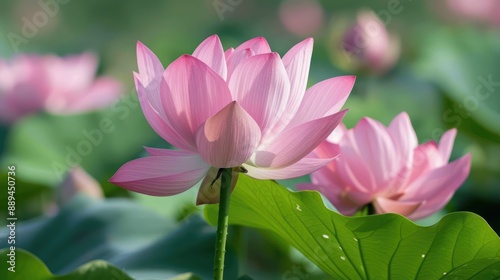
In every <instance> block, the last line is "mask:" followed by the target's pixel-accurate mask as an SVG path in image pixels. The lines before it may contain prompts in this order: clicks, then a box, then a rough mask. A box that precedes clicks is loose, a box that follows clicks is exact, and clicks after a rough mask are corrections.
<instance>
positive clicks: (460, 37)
mask: <svg viewBox="0 0 500 280" xmlns="http://www.w3.org/2000/svg"><path fill="white" fill-rule="evenodd" d="M498 61H500V40H498V32H497V31H496V30H491V31H486V30H483V31H481V32H478V30H475V29H458V30H453V29H447V28H436V29H434V30H432V31H430V32H429V33H428V36H427V40H425V41H423V42H422V53H421V57H420V60H419V61H417V63H416V66H415V69H416V71H417V72H418V73H419V74H420V75H421V76H423V77H424V78H426V79H428V80H429V81H432V82H434V83H435V84H437V85H438V87H439V88H441V89H442V90H443V91H444V92H445V93H446V94H447V95H448V96H449V98H450V99H451V100H452V101H453V104H452V105H450V106H449V107H448V109H447V110H446V111H445V112H444V114H443V120H444V121H445V122H446V123H447V125H448V126H452V127H459V128H460V129H467V130H469V132H470V133H471V134H472V135H474V134H477V133H478V129H481V130H486V131H484V132H482V133H480V134H482V135H481V136H482V137H484V138H489V140H490V141H496V142H499V139H500V137H499V136H500V122H498V120H499V119H500V94H498V92H499V91H500V75H499V73H500V64H499V63H498ZM462 126H463V127H462ZM488 132H489V134H488Z"/></svg>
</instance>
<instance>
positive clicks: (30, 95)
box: [0, 53, 121, 123]
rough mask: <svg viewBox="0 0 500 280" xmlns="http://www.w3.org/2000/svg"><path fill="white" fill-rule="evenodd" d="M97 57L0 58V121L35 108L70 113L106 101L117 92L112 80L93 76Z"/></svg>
mask: <svg viewBox="0 0 500 280" xmlns="http://www.w3.org/2000/svg"><path fill="white" fill-rule="evenodd" d="M96 70H97V59H96V57H95V56H93V55H91V54H88V53H85V54H82V55H77V56H69V57H65V58H61V57H56V56H36V55H20V56H17V57H15V58H13V59H12V60H11V61H10V62H9V61H4V60H0V122H3V123H12V122H14V121H16V120H18V119H19V118H21V117H24V116H26V115H29V114H32V113H35V112H37V111H48V112H51V113H55V114H70V113H79V112H84V111H89V110H93V109H97V108H101V107H104V106H107V105H110V104H111V102H113V101H114V100H115V99H116V98H118V96H119V94H120V92H121V85H120V83H118V82H117V81H116V80H114V79H111V78H107V77H100V78H97V79H96V78H95V72H96Z"/></svg>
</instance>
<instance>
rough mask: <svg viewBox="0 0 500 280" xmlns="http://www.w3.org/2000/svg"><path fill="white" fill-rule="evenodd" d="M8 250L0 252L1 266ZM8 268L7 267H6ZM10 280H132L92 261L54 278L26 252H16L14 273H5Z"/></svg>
mask: <svg viewBox="0 0 500 280" xmlns="http://www.w3.org/2000/svg"><path fill="white" fill-rule="evenodd" d="M8 253H9V250H8V249H3V250H0V254H1V255H0V261H1V262H2V266H5V264H6V263H8V261H9V259H8V256H7V254H8ZM7 267H9V266H7ZM5 269H7V268H5ZM7 273H8V275H9V279H12V280H24V279H30V280H86V279H110V280H132V278H130V277H129V276H128V275H127V274H126V273H124V272H123V271H121V270H120V269H118V268H116V267H115V266H113V265H111V264H110V263H108V262H105V261H100V260H96V261H92V262H89V263H87V264H85V265H82V266H80V267H79V268H77V269H76V270H75V271H73V272H71V273H69V274H66V275H62V276H54V275H53V274H52V273H51V272H50V271H49V269H48V268H47V266H45V264H44V263H43V262H42V261H41V260H40V259H39V258H37V257H36V256H35V255H33V254H31V253H30V252H28V251H25V250H22V249H18V250H16V268H15V272H10V271H9V272H7Z"/></svg>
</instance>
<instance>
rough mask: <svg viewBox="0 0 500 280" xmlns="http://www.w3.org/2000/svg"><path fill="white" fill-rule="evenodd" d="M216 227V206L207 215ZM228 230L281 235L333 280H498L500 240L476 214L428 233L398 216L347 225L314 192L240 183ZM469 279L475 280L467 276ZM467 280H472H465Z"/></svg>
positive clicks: (447, 220)
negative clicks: (458, 278)
mask: <svg viewBox="0 0 500 280" xmlns="http://www.w3.org/2000/svg"><path fill="white" fill-rule="evenodd" d="M205 216H206V218H207V220H208V221H209V222H210V223H216V220H217V206H216V205H209V206H207V207H205ZM229 220H230V223H231V224H239V225H244V226H251V227H257V228H262V229H268V230H272V231H274V232H276V233H277V234H278V235H280V236H281V237H283V238H284V239H285V240H287V241H288V242H290V244H292V245H293V246H295V247H296V248H297V249H298V250H300V251H301V252H302V253H303V254H304V255H305V256H306V257H308V258H309V259H310V260H311V261H312V262H313V263H315V264H316V265H317V266H318V267H320V268H321V269H322V270H323V271H325V272H326V273H328V274H330V275H331V276H332V277H335V278H336V279H378V278H394V279H402V278H406V279H408V278H411V279H439V278H441V277H443V275H445V274H448V273H454V274H455V273H456V272H455V271H463V272H464V273H469V271H465V270H461V268H460V267H464V266H468V265H469V264H470V265H474V268H475V269H476V270H474V271H475V273H478V272H481V270H482V269H484V271H485V275H488V273H490V274H492V273H493V274H495V273H496V274H495V275H496V276H495V277H489V278H488V277H487V278H481V279H497V277H498V276H500V239H499V238H498V236H497V235H496V234H495V232H494V231H493V230H492V229H491V228H490V227H489V226H488V224H487V223H486V222H485V221H484V220H483V219H482V218H481V217H479V216H477V215H475V214H472V213H453V214H449V215H447V216H445V217H444V218H443V219H442V220H441V221H440V222H439V223H437V224H435V225H433V226H431V227H421V226H418V225H416V224H414V223H413V222H411V221H409V220H407V219H406V218H404V217H402V216H399V215H396V214H385V215H374V216H366V217H345V216H342V215H340V214H338V213H335V212H333V211H331V210H329V209H328V208H326V207H325V205H324V204H323V202H322V199H321V196H320V195H319V193H317V192H310V191H308V192H291V191H289V190H288V189H286V188H284V187H283V186H280V185H278V184H276V183H274V182H272V181H260V180H254V179H251V178H249V177H247V176H241V175H240V178H239V181H238V185H237V186H236V188H235V190H234V191H233V193H232V195H231V206H230V214H229ZM465 275H469V276H472V274H465ZM465 279H468V277H466V278H465Z"/></svg>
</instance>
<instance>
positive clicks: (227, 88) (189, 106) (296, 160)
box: [110, 35, 355, 202]
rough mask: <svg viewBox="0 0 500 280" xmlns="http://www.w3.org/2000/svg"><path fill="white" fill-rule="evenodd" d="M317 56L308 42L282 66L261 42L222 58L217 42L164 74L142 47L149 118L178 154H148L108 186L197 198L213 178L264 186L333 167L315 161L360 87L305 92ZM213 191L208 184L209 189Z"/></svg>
mask: <svg viewBox="0 0 500 280" xmlns="http://www.w3.org/2000/svg"><path fill="white" fill-rule="evenodd" d="M312 47H313V40H312V39H306V40H304V41H302V42H300V43H299V44H297V45H295V46H294V47H293V48H292V49H291V50H290V51H288V53H287V54H285V56H284V57H283V58H280V56H279V55H278V54H277V53H275V52H271V50H270V48H269V45H268V43H267V42H266V40H265V39H264V38H262V37H259V38H254V39H251V40H249V41H246V42H245V43H243V44H241V45H240V46H238V47H237V48H236V49H233V48H230V49H228V50H227V51H225V52H224V50H223V48H222V45H221V42H220V40H219V38H218V37H217V36H216V35H214V36H211V37H209V38H207V39H206V40H205V41H203V42H202V43H201V44H200V45H199V46H198V48H196V50H195V51H194V53H193V55H183V56H181V57H179V58H178V59H177V60H175V61H174V62H172V63H171V64H170V65H169V66H168V67H167V69H166V70H165V69H164V68H163V66H162V64H161V63H160V61H159V60H158V58H157V57H156V56H155V55H154V54H153V53H152V52H151V51H150V50H149V49H148V48H146V47H145V46H144V45H143V44H141V43H140V42H139V43H138V44H137V56H138V64H139V73H134V76H135V83H136V87H137V91H138V94H139V100H140V102H141V106H142V110H143V112H144V115H145V116H146V119H147V120H148V122H149V124H150V125H151V126H152V128H153V129H154V130H155V131H156V132H157V133H158V134H159V135H160V136H161V137H163V139H165V140H166V141H167V142H169V143H170V144H172V145H173V146H175V147H177V148H179V150H163V149H152V148H146V150H147V151H148V152H149V154H150V155H151V156H149V157H145V158H140V159H136V160H133V161H131V162H128V163H126V164H125V165H123V166H122V167H121V168H120V169H119V170H118V171H117V172H116V174H115V175H114V176H113V177H112V178H111V179H110V182H112V183H114V184H116V185H119V186H121V187H123V188H126V189H128V190H131V191H135V192H140V193H144V194H149V195H155V196H168V195H175V194H178V193H181V192H183V191H185V190H187V189H189V188H191V187H192V186H194V185H195V184H196V183H197V182H198V181H200V180H201V179H202V178H204V177H205V175H206V174H207V173H209V170H210V169H211V168H212V172H210V174H213V171H214V169H215V170H216V169H218V168H235V167H236V168H239V167H243V168H244V169H246V170H247V171H248V174H249V175H250V176H252V177H254V178H257V179H284V178H291V177H298V176H302V175H305V174H308V173H310V172H312V171H314V170H316V169H318V168H320V167H321V166H323V165H325V164H326V163H328V162H329V161H331V160H332V157H328V158H318V157H313V156H311V155H309V156H308V154H309V153H310V152H311V151H312V150H313V149H314V148H315V147H316V146H317V145H318V144H320V143H321V142H322V141H323V140H324V139H326V137H327V136H328V135H329V134H330V132H332V131H333V129H334V128H335V127H336V126H337V124H338V123H339V122H340V121H341V119H342V117H343V116H344V114H345V113H346V111H345V110H344V111H341V112H338V111H339V109H340V108H341V107H342V106H343V104H344V102H345V100H346V99H347V96H348V95H349V93H350V91H351V89H352V87H353V84H354V80H355V78H354V77H352V76H345V77H337V78H332V79H328V80H325V81H322V82H320V83H318V84H316V85H314V86H312V87H311V88H309V89H308V90H307V91H306V83H307V76H308V72H309V65H310V60H311V54H312ZM209 177H210V176H209ZM211 182H212V180H208V179H205V180H204V182H203V183H202V187H201V189H202V190H203V189H204V188H206V187H207V185H208V184H209V183H211ZM217 201H218V199H217V198H215V199H214V200H212V201H210V202H217ZM199 202H200V201H199ZM204 202H206V201H204Z"/></svg>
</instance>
